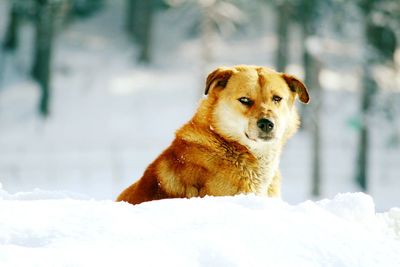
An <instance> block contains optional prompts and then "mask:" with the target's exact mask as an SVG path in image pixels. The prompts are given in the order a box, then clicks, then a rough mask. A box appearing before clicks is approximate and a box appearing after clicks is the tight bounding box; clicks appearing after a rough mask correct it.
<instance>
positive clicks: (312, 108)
mask: <svg viewBox="0 0 400 267" xmlns="http://www.w3.org/2000/svg"><path fill="white" fill-rule="evenodd" d="M315 5H316V3H314V1H310V0H303V2H302V9H303V14H304V15H303V18H302V31H303V66H304V82H305V84H306V86H307V87H308V88H309V91H310V94H311V98H312V102H311V105H309V106H307V107H306V108H303V109H302V115H303V118H304V121H306V122H308V123H309V124H310V125H309V126H310V128H311V133H312V163H311V164H312V166H311V170H312V183H311V186H312V188H311V194H312V195H313V196H319V195H321V150H322V149H321V128H320V113H321V112H320V107H321V102H322V91H321V87H320V84H319V80H318V78H319V71H320V69H321V68H320V63H319V61H318V60H317V59H316V58H314V56H313V55H312V54H311V51H309V47H307V41H308V39H309V38H310V37H311V36H313V35H315V33H316V29H315V21H314V18H313V13H314V10H313V8H315Z"/></svg>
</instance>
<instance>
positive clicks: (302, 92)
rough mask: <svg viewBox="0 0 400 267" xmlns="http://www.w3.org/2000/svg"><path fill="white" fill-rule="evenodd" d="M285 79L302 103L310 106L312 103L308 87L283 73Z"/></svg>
mask: <svg viewBox="0 0 400 267" xmlns="http://www.w3.org/2000/svg"><path fill="white" fill-rule="evenodd" d="M282 77H283V79H285V81H286V83H287V84H288V85H289V88H290V90H291V91H293V92H295V93H297V95H298V96H299V99H300V101H301V102H302V103H304V104H308V102H310V96H309V94H308V91H307V87H306V86H305V85H304V83H302V82H301V81H300V80H299V79H297V78H296V77H294V76H292V75H289V74H286V73H283V74H282Z"/></svg>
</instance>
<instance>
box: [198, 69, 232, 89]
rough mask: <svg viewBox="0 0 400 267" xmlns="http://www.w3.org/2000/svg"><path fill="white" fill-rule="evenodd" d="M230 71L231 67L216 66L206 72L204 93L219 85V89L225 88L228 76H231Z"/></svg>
mask: <svg viewBox="0 0 400 267" xmlns="http://www.w3.org/2000/svg"><path fill="white" fill-rule="evenodd" d="M232 73H233V70H231V69H224V68H218V69H216V70H214V71H213V72H211V73H210V74H208V77H207V81H206V90H205V93H204V94H205V95H207V94H208V91H209V90H210V89H211V87H220V88H221V89H222V88H225V86H226V84H227V83H228V80H229V78H230V77H231V76H232Z"/></svg>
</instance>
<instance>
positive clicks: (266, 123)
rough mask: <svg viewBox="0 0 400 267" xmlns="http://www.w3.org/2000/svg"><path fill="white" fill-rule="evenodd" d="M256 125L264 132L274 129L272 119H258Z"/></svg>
mask: <svg viewBox="0 0 400 267" xmlns="http://www.w3.org/2000/svg"><path fill="white" fill-rule="evenodd" d="M257 126H258V128H260V129H261V130H262V131H263V132H265V133H269V132H271V131H272V130H273V129H274V123H273V122H272V121H270V120H269V119H260V120H258V121H257Z"/></svg>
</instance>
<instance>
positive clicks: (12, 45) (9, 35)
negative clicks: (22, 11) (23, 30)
mask: <svg viewBox="0 0 400 267" xmlns="http://www.w3.org/2000/svg"><path fill="white" fill-rule="evenodd" d="M18 26H19V14H18V7H17V4H16V3H15V1H13V3H12V6H11V10H10V17H9V22H8V26H7V31H6V35H5V40H4V44H3V47H4V49H6V50H15V49H16V48H17V46H18Z"/></svg>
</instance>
